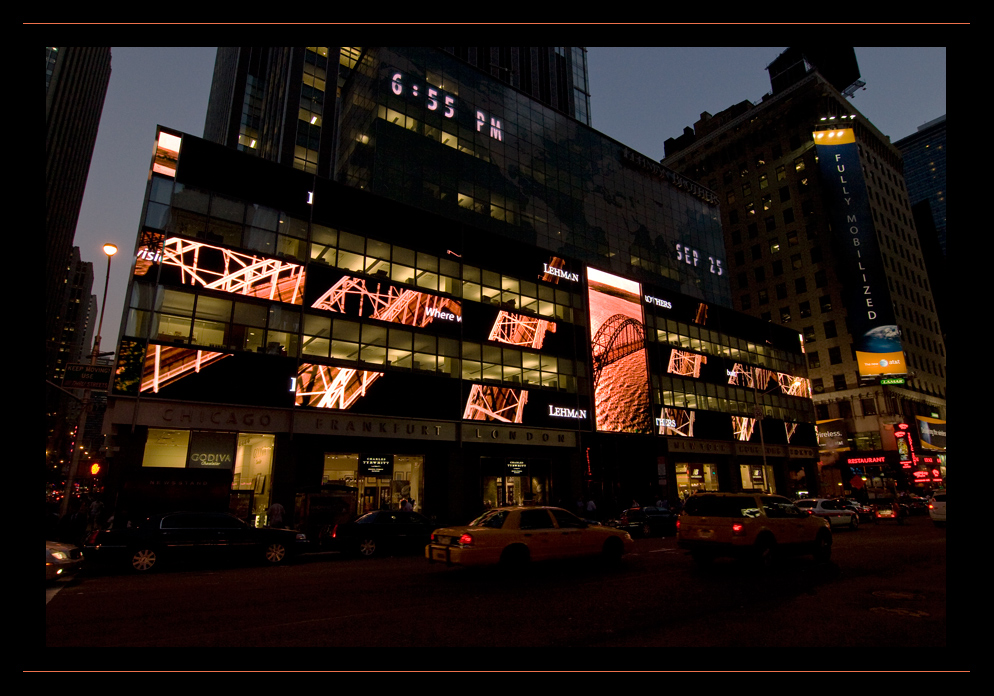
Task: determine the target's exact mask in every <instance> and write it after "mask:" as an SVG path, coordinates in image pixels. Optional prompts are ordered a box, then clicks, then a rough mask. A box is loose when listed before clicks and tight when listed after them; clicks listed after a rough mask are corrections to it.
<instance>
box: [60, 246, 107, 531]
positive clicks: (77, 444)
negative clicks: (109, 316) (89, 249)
mask: <svg viewBox="0 0 994 696" xmlns="http://www.w3.org/2000/svg"><path fill="white" fill-rule="evenodd" d="M103 248H104V253H105V254H107V275H106V277H105V278H104V298H103V301H102V302H101V303H100V317H99V319H98V320H97V335H96V336H95V337H94V339H93V350H92V351H91V352H90V366H91V367H92V366H93V365H96V364H97V355H98V354H99V353H100V332H101V331H102V330H103V324H104V309H105V308H106V307H107V287H108V285H109V284H110V261H111V257H112V256H113V255H114V254H116V253H117V245H116V244H111V243H110V242H108V243H107V244H104V247H103ZM89 410H90V390H89V389H85V390H84V391H83V403H82V404H81V405H80V411H79V420H78V421H77V423H76V439H75V440H74V442H73V449H72V461H71V462H70V463H69V476H68V477H67V478H66V492H65V495H63V496H62V509H61V514H62V516H63V517H64V516H65V515H66V513H67V512H68V511H69V499H70V497H71V496H72V488H73V484H74V483H75V478H76V467H77V466H79V452H80V450H82V449H83V448H82V442H81V441H82V438H83V430H84V429H85V427H86V414H87V412H88V411H89Z"/></svg>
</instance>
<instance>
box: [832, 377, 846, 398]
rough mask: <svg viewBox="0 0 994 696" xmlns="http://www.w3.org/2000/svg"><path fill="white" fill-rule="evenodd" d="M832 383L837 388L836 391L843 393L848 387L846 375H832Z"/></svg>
mask: <svg viewBox="0 0 994 696" xmlns="http://www.w3.org/2000/svg"><path fill="white" fill-rule="evenodd" d="M832 382H833V384H834V386H835V391H842V390H843V389H845V388H846V386H847V385H846V376H845V375H832ZM843 403H844V402H843Z"/></svg>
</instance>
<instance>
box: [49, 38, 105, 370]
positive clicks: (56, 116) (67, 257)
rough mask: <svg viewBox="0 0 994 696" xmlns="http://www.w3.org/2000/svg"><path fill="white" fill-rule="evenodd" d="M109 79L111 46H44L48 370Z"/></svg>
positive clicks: (55, 350)
mask: <svg viewBox="0 0 994 696" xmlns="http://www.w3.org/2000/svg"><path fill="white" fill-rule="evenodd" d="M109 83H110V48H109V47H94V46H91V47H72V46H69V47H66V46H46V47H45V253H46V257H45V342H46V363H45V364H46V375H47V376H49V377H51V376H52V374H53V370H54V369H55V368H54V364H55V361H56V359H57V356H58V352H59V348H58V346H59V342H60V333H61V332H62V329H63V324H62V322H63V320H64V317H63V315H62V314H61V312H60V309H61V308H62V307H63V306H64V304H65V299H64V295H65V293H66V288H67V277H68V269H69V268H70V267H71V265H72V258H71V250H72V242H73V236H74V235H75V233H76V222H77V221H78V219H79V209H80V206H81V205H82V202H83V191H84V189H85V187H86V177H87V174H88V173H89V170H90V159H91V158H92V157H93V146H94V145H95V144H96V140H97V128H98V127H99V125H100V114H101V112H102V111H103V105H104V97H105V96H106V94H107V85H108V84H109Z"/></svg>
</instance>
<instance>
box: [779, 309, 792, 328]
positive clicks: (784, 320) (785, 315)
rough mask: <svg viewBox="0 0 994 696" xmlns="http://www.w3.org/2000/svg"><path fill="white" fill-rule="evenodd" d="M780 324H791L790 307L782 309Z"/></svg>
mask: <svg viewBox="0 0 994 696" xmlns="http://www.w3.org/2000/svg"><path fill="white" fill-rule="evenodd" d="M780 323H781V324H789V323H790V307H781V308H780Z"/></svg>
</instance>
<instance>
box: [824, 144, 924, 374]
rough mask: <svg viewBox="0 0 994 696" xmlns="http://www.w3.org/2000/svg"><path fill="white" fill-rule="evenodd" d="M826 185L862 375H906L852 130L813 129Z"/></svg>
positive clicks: (899, 336) (899, 333)
mask: <svg viewBox="0 0 994 696" xmlns="http://www.w3.org/2000/svg"><path fill="white" fill-rule="evenodd" d="M813 136H814V141H815V148H816V150H817V152H818V165H819V169H820V170H821V175H822V179H823V181H824V185H825V191H826V194H827V195H826V202H827V203H828V206H829V216H830V222H831V223H832V229H833V230H834V233H835V235H836V236H837V237H838V239H839V241H840V242H841V244H840V247H841V249H842V250H843V251H842V258H840V259H839V267H840V271H841V276H842V278H843V281H844V282H843V291H842V292H843V297H842V300H843V304H844V305H845V307H846V310H847V312H848V314H849V328H850V330H851V331H852V335H853V342H854V344H855V348H856V362H857V363H858V366H859V374H860V376H867V377H872V376H881V375H895V374H898V375H903V374H906V373H907V364H906V362H905V358H904V350H903V347H902V345H901V330H900V329H899V328H898V326H897V321H896V320H895V318H894V305H893V303H892V302H891V298H890V291H889V290H888V289H887V276H886V274H885V273H884V268H883V263H882V262H881V259H880V249H879V247H878V246H877V236H876V234H875V232H874V229H873V217H872V215H871V214H870V202H869V197H868V194H867V191H866V181H865V180H864V178H863V170H862V168H861V167H860V164H859V148H858V147H857V145H856V136H855V132H854V131H853V130H852V129H843V130H832V131H816V132H815V133H813Z"/></svg>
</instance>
